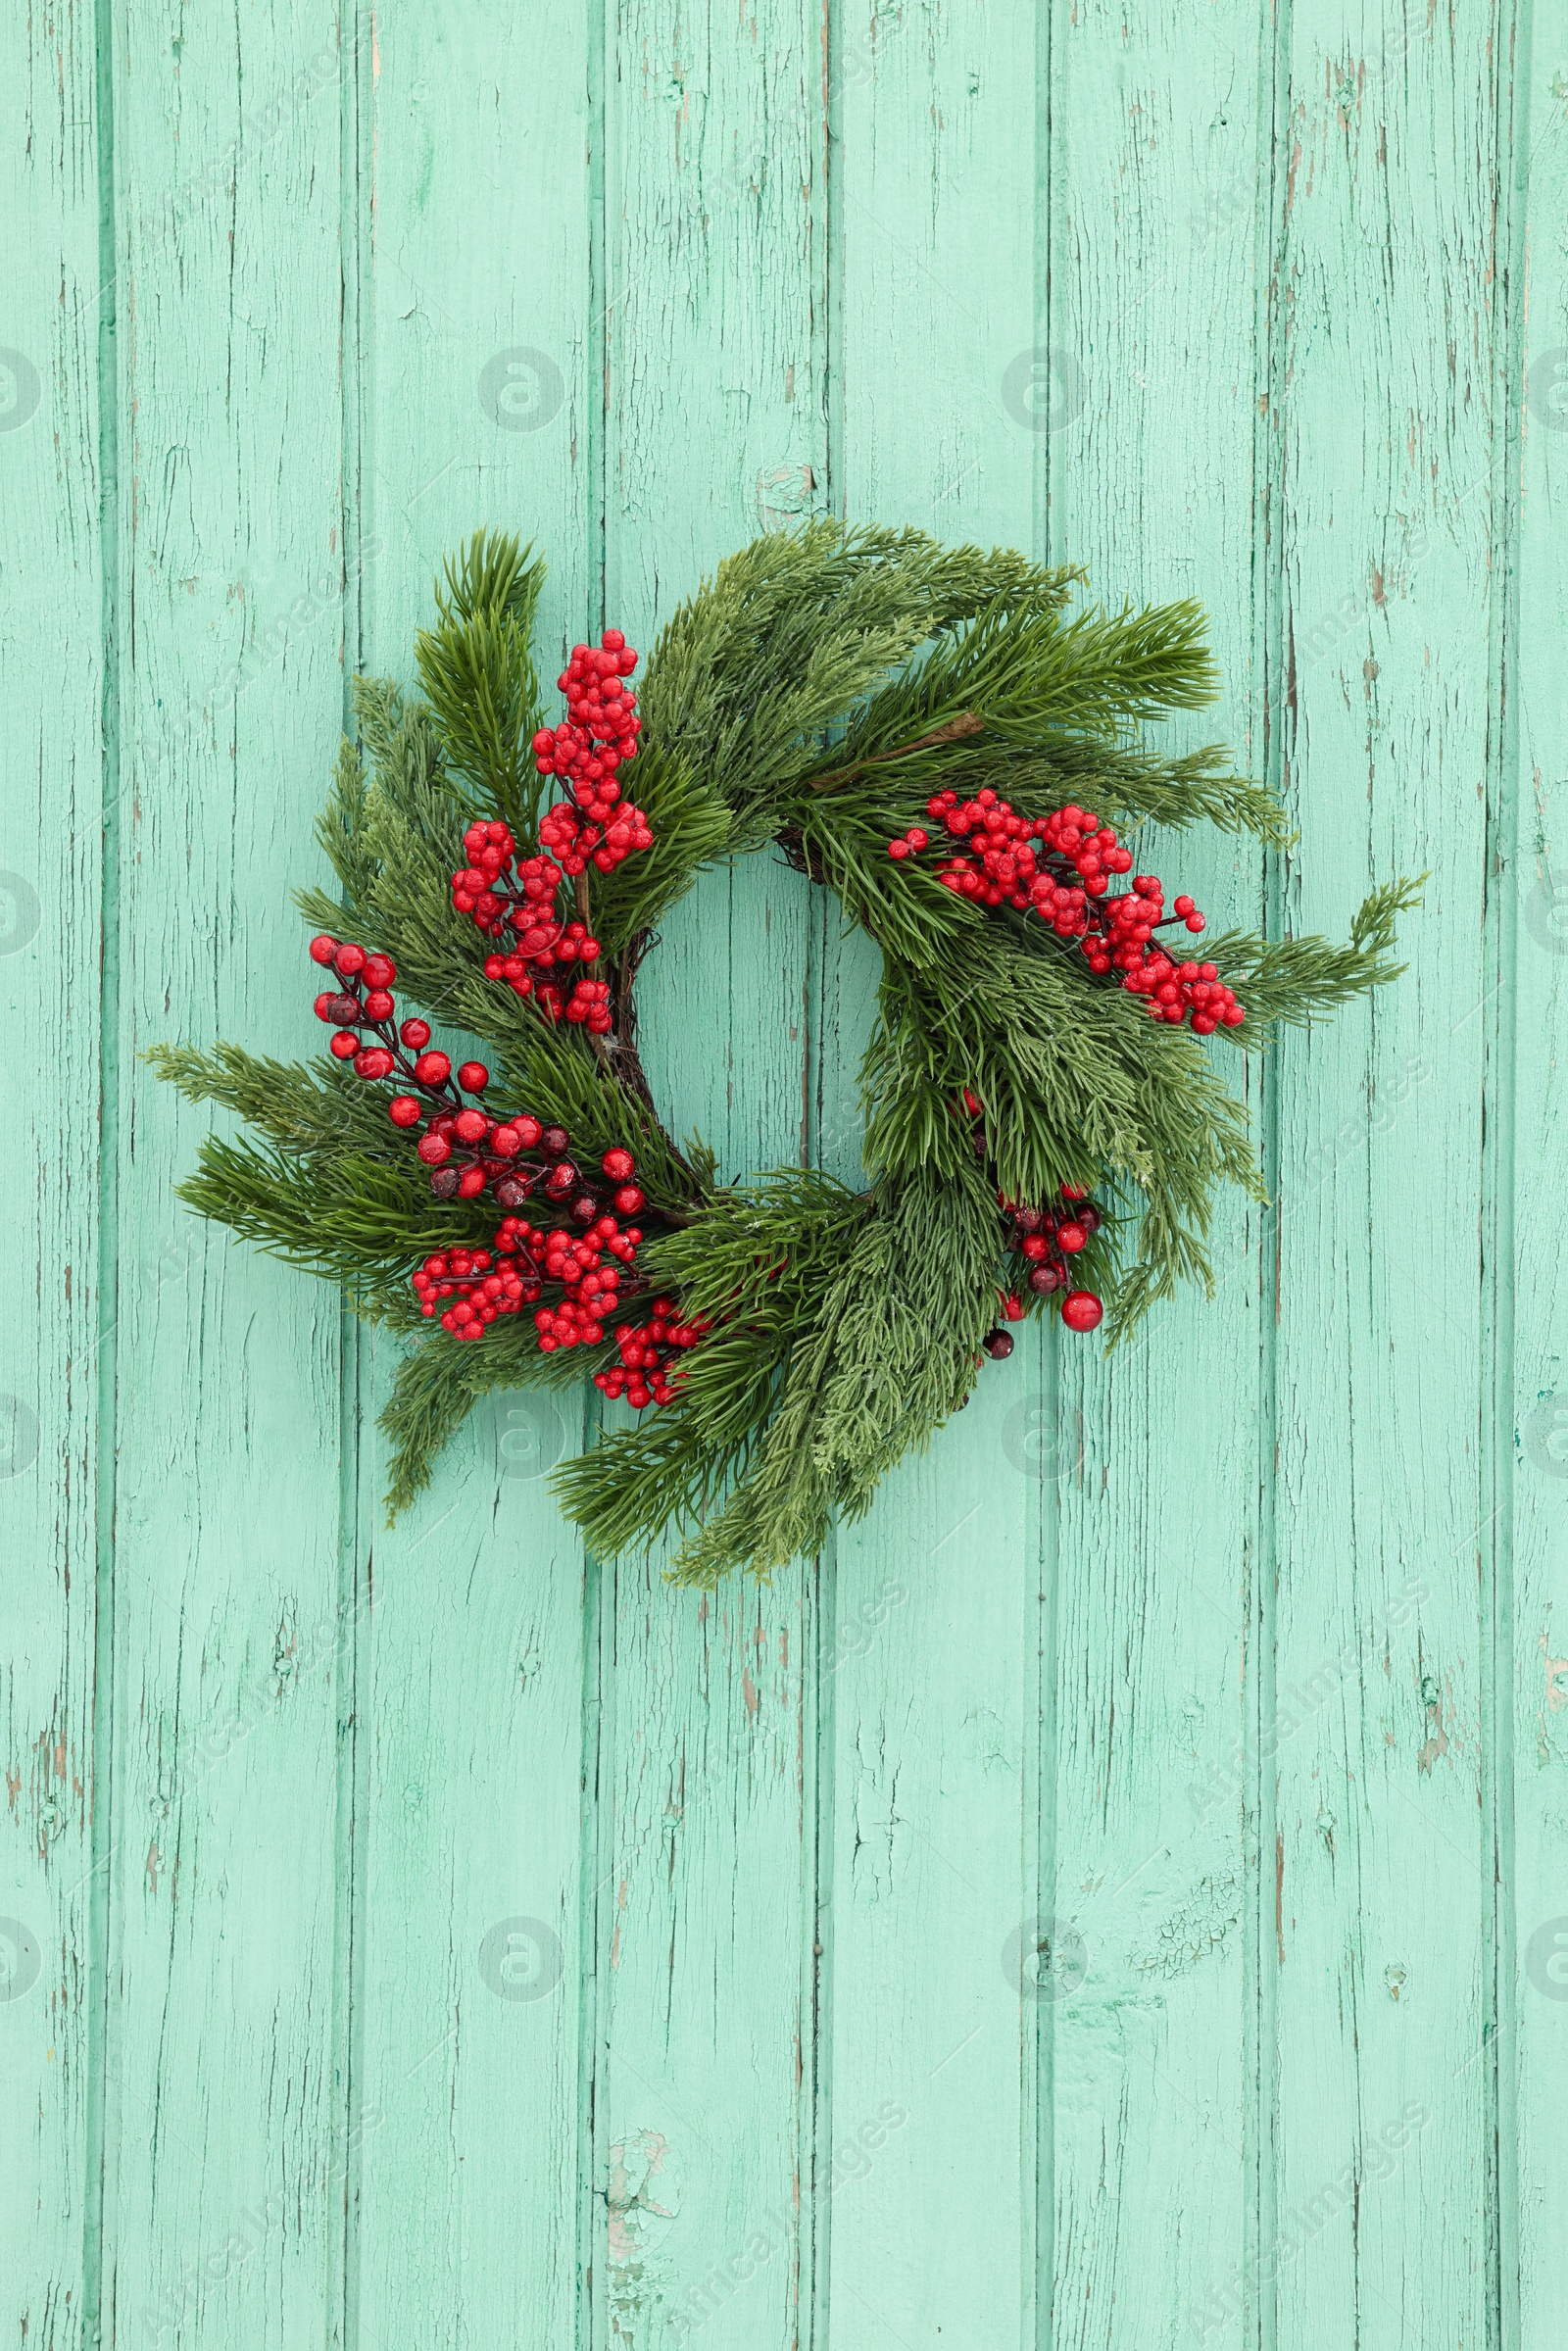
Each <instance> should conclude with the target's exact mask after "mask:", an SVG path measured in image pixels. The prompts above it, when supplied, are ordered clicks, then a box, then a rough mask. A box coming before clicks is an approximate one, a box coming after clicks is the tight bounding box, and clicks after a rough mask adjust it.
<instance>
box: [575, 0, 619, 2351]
mask: <svg viewBox="0 0 1568 2351" xmlns="http://www.w3.org/2000/svg"><path fill="white" fill-rule="evenodd" d="M584 21H585V45H586V80H587V88H586V92H585V101H586V107H587V117H588V320H589V323H588V331H587V336H586V339H585V343H584V349H583V367H584V370H585V373H586V376H587V386H586V397H585V402H584V416H583V437H584V469H585V477H586V482H587V502H586V503H587V516H586V519H587V536H588V542H589V544H588V551H587V562H586V564H585V570H586V573H587V580H588V594H589V598H590V601H591V603H592V604H593V605H594V606H595V608H596V610H597V613H598V621H599V626H600V628H601V629H602V628H603V626H604V615H605V602H606V596H607V593H608V586H609V545H610V542H609V514H610V472H609V448H610V417H609V409H610V363H611V354H612V351H613V329H612V321H611V308H610V306H611V303H612V300H613V297H612V296H611V294H610V292H609V287H610V283H611V277H610V270H611V256H610V214H609V200H608V193H607V177H608V150H609V141H610V105H609V94H608V73H607V68H608V67H609V65H610V62H611V58H610V46H609V44H610V40H611V27H612V25H613V23H614V14H613V0H586V7H585V10H584ZM583 1397H584V1401H583V1426H582V1441H583V1449H584V1451H586V1450H587V1449H588V1448H589V1447H590V1446H591V1445H594V1444H596V1443H597V1442H598V1440H599V1438H600V1435H601V1433H602V1428H603V1410H602V1405H601V1400H600V1396H599V1392H598V1390H597V1389H596V1388H593V1387H592V1386H590V1385H589V1384H588V1383H587V1382H586V1381H585V1382H584V1383H583ZM614 1595H615V1568H614V1563H613V1561H611V1562H608V1563H607V1562H604V1561H601V1560H600V1559H599V1558H598V1557H597V1556H596V1555H595V1553H594V1552H593V1551H592V1550H591V1549H590V1548H589V1547H588V1546H587V1545H586V1544H584V1546H583V1550H582V1641H581V1645H582V1700H581V1710H582V1722H581V1734H580V1736H581V1764H580V1773H579V1795H578V1803H579V1819H578V1851H577V1873H578V1875H577V1978H578V1981H577V2068H576V2089H577V2194H576V2198H575V2206H574V2213H575V2246H574V2268H575V2283H574V2293H573V2328H572V2339H573V2343H574V2345H575V2346H576V2351H592V2345H593V2342H594V2339H595V2335H596V2331H597V2328H596V2320H595V2309H596V2303H597V2304H598V2306H599V2307H601V2308H608V2305H607V2304H606V2301H605V2294H604V2291H603V2289H604V2286H605V2283H606V2281H605V2280H604V2279H603V2278H600V2279H599V2281H598V2283H599V2286H600V2289H601V2290H600V2291H599V2293H598V2294H597V2295H596V2292H595V2275H594V2246H595V2240H596V2236H597V2224H598V2218H599V2214H598V2200H597V2195H596V2184H597V2180H598V2169H599V2149H598V2129H599V2112H598V2109H599V2093H600V2087H601V2073H602V2065H601V2059H602V2055H603V2052H604V2050H605V2048H606V2046H607V2035H606V2033H605V2032H604V2031H603V2019H602V2014H601V2010H602V1993H601V1978H600V1955H601V1954H600V1941H601V1936H600V1900H599V1895H600V1888H601V1882H602V1880H603V1877H604V1872H605V1851H606V1844H607V1838H606V1835H605V1826H604V1817H603V1790H604V1789H605V1788H606V1787H607V1786H609V1785H610V1784H611V1777H610V1776H611V1772H612V1770H613V1756H612V1755H611V1754H609V1753H607V1752H606V1746H605V1741H606V1738H607V1735H608V1736H611V1737H613V1726H614V1707H613V1703H609V1702H607V1684H609V1685H610V1686H611V1689H612V1690H613V1674H614V1646H613V1634H614V1620H615V1606H614ZM607 2210H608V2207H607ZM607 2244H608V2236H607Z"/></svg>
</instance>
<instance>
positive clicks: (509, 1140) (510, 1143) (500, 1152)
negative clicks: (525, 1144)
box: [490, 1126, 522, 1159]
mask: <svg viewBox="0 0 1568 2351" xmlns="http://www.w3.org/2000/svg"><path fill="white" fill-rule="evenodd" d="M490 1149H491V1150H492V1151H494V1152H495V1154H496V1156H497V1157H498V1158H501V1159H511V1158H514V1157H515V1155H516V1153H517V1152H518V1151H521V1149H522V1136H521V1135H520V1133H519V1132H518V1130H517V1129H516V1127H515V1126H504V1127H497V1129H496V1131H495V1133H494V1134H493V1135H492V1136H491V1138H490Z"/></svg>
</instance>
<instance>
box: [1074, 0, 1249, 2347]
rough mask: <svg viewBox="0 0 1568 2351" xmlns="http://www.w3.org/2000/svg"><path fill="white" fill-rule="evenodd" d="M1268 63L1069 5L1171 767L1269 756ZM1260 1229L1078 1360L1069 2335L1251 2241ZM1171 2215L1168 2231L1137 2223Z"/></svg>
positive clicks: (1094, 505)
mask: <svg viewBox="0 0 1568 2351" xmlns="http://www.w3.org/2000/svg"><path fill="white" fill-rule="evenodd" d="M1260 42H1261V45H1260ZM1268 63H1269V57H1268V50H1267V46H1266V37H1265V36H1263V35H1262V28H1261V26H1260V24H1259V20H1258V16H1257V12H1256V11H1255V10H1252V9H1250V8H1246V7H1236V8H1220V9H1210V10H1206V11H1204V12H1203V15H1202V18H1201V22H1199V23H1196V24H1195V23H1194V22H1193V21H1192V20H1190V19H1186V18H1181V17H1178V16H1177V15H1176V13H1175V12H1156V13H1155V14H1154V15H1152V16H1151V17H1149V18H1146V19H1144V20H1142V21H1141V22H1140V24H1139V25H1138V27H1137V29H1136V32H1135V33H1134V34H1133V35H1132V36H1131V37H1129V30H1128V26H1127V24H1126V23H1125V22H1124V21H1123V20H1122V19H1121V18H1120V17H1119V16H1118V13H1117V11H1116V10H1115V9H1113V8H1103V7H1097V6H1092V7H1089V8H1077V9H1072V10H1060V9H1058V10H1057V11H1055V12H1054V17H1053V28H1052V43H1051V59H1050V72H1051V79H1050V91H1051V114H1052V122H1053V123H1054V124H1056V125H1059V129H1058V130H1057V132H1056V134H1055V135H1054V137H1053V139H1052V142H1051V188H1050V252H1051V269H1050V286H1051V294H1052V301H1051V310H1050V316H1049V322H1048V327H1047V329H1046V330H1043V332H1042V334H1041V337H1040V340H1041V341H1042V342H1043V343H1046V344H1048V346H1049V350H1050V354H1051V357H1050V362H1049V373H1048V376H1047V383H1048V386H1049V402H1050V405H1049V406H1048V408H1047V410H1046V415H1047V419H1048V430H1047V431H1046V432H1045V433H1044V434H1042V435H1041V436H1040V440H1041V445H1042V450H1043V454H1044V456H1045V459H1046V461H1047V465H1048V467H1049V494H1050V503H1049V528H1050V542H1049V544H1050V552H1051V553H1052V555H1053V556H1054V557H1055V558H1056V559H1057V560H1058V561H1063V562H1066V561H1071V562H1078V563H1086V564H1087V565H1088V567H1089V571H1090V576H1091V584H1092V587H1093V589H1094V590H1095V592H1096V593H1097V595H1098V596H1099V597H1100V598H1102V599H1103V600H1104V601H1105V602H1106V603H1108V604H1111V605H1118V604H1120V603H1121V602H1122V600H1123V599H1131V600H1133V601H1134V602H1136V603H1143V602H1162V601H1165V600H1167V599H1171V598H1179V597H1184V596H1198V597H1200V598H1201V599H1202V600H1203V601H1204V602H1205V603H1206V604H1207V605H1208V606H1209V607H1210V610H1211V612H1212V616H1213V649H1214V654H1215V658H1216V661H1218V663H1219V666H1220V670H1221V673H1222V677H1223V688H1222V693H1221V696H1220V700H1219V703H1218V705H1217V707H1216V708H1215V709H1213V710H1205V711H1203V712H1201V713H1200V714H1198V715H1196V716H1194V717H1191V718H1187V719H1184V720H1179V721H1176V722H1174V723H1173V724H1171V725H1170V726H1169V727H1167V728H1164V729H1162V730H1161V733H1162V735H1164V736H1166V737H1168V739H1169V743H1170V747H1171V749H1172V750H1173V751H1186V750H1190V749H1194V748H1197V747H1198V746H1199V745H1201V744H1203V743H1207V742H1212V741H1214V740H1215V739H1216V738H1218V739H1221V740H1226V741H1228V742H1229V743H1230V744H1231V745H1232V747H1233V756H1234V758H1235V759H1236V761H1237V763H1238V765H1239V766H1240V767H1241V768H1242V769H1243V771H1244V772H1245V771H1247V770H1248V769H1249V768H1250V771H1251V772H1253V773H1259V772H1262V771H1263V769H1264V767H1265V764H1266V761H1267V759H1268V745H1267V743H1266V741H1265V701H1266V691H1267V675H1268V672H1267V651H1266V644H1265V641H1264V636H1263V614H1262V612H1261V611H1260V609H1259V594H1258V578H1257V565H1256V561H1255V555H1256V548H1255V542H1256V536H1257V532H1258V527H1259V517H1260V515H1261V514H1262V512H1263V509H1264V500H1263V497H1262V495H1261V490H1262V484H1261V483H1260V481H1259V478H1258V473H1259V465H1260V463H1261V462H1262V461H1261V457H1260V453H1259V451H1258V448H1257V441H1258V434H1259V422H1258V408H1259V392H1260V389H1262V386H1261V385H1260V382H1259V375H1260V362H1259V347H1260V343H1261V342H1262V333H1261V321H1262V320H1263V319H1264V318H1266V311H1265V309H1264V307H1263V303H1262V302H1261V301H1260V299H1259V295H1258V293H1257V292H1256V291H1255V289H1256V288H1257V286H1258V283H1259V278H1260V276H1261V277H1262V279H1263V280H1264V281H1265V283H1266V277H1267V256H1268V253H1269V233H1270V215H1271V173H1272V168H1273V157H1272V151H1271V138H1270V131H1271V124H1270V122H1269V119H1268V116H1267V114H1266V113H1264V112H1261V111H1260V99H1259V93H1260V91H1261V92H1262V93H1263V102H1264V103H1265V104H1266V94H1267V87H1268V75H1267V68H1268ZM1263 347H1264V349H1265V350H1266V344H1265V345H1264V346H1263ZM1149 839H1150V841H1151V844H1152V846H1151V847H1150V848H1149V849H1148V850H1147V851H1145V850H1144V849H1143V848H1142V847H1141V848H1140V851H1139V856H1140V858H1141V859H1144V858H1146V857H1147V861H1148V862H1149V863H1150V865H1151V866H1152V869H1153V870H1154V871H1156V872H1159V873H1162V874H1166V875H1175V874H1180V876H1181V881H1180V887H1182V888H1183V889H1186V890H1190V891H1191V892H1192V893H1193V895H1194V896H1195V897H1196V899H1197V901H1198V903H1199V905H1200V906H1202V907H1203V908H1204V909H1205V911H1206V912H1207V914H1208V916H1209V919H1210V921H1211V922H1213V923H1215V924H1216V925H1217V926H1218V927H1220V928H1222V929H1223V928H1229V927H1231V926H1232V925H1233V924H1239V925H1244V926H1245V925H1249V924H1250V923H1251V922H1252V921H1254V920H1257V919H1259V918H1260V917H1261V914H1262V911H1263V889H1262V864H1261V858H1260V857H1259V855H1258V853H1257V851H1256V849H1255V847H1253V846H1252V845H1250V844H1248V843H1247V842H1245V841H1237V840H1234V839H1227V838H1225V837H1223V836H1220V835H1217V834H1210V835H1208V836H1206V837H1205V836H1204V835H1203V834H1202V833H1201V832H1194V833H1189V834H1165V835H1160V834H1159V833H1158V832H1154V833H1152V834H1151V835H1150V836H1149ZM1170 886H1171V887H1175V886H1176V885H1175V884H1174V883H1172V884H1171V885H1170ZM1230 1075H1231V1083H1232V1084H1233V1085H1235V1086H1236V1087H1237V1088H1238V1090H1239V1091H1241V1092H1243V1093H1244V1094H1246V1095H1247V1096H1248V1099H1249V1101H1250V1106H1251V1107H1252V1108H1253V1111H1254V1114H1255V1111H1256V1108H1257V1087H1256V1080H1255V1074H1254V1073H1250V1072H1249V1071H1248V1069H1247V1065H1246V1064H1245V1063H1244V1062H1243V1061H1242V1059H1241V1057H1240V1056H1239V1055H1233V1056H1230ZM1259 1140H1261V1138H1259ZM1260 1240H1261V1233H1260V1220H1259V1218H1258V1216H1257V1214H1256V1213H1255V1211H1254V1212H1253V1213H1251V1214H1249V1213H1248V1209H1247V1203H1246V1202H1245V1201H1243V1200H1240V1199H1237V1198H1232V1199H1230V1200H1226V1202H1225V1203H1224V1205H1223V1207H1222V1208H1221V1210H1220V1213H1219V1215H1218V1218H1217V1220H1216V1229H1215V1233H1214V1236H1213V1243H1214V1252H1215V1260H1216V1263H1217V1265H1218V1266H1219V1267H1220V1269H1221V1282H1220V1287H1219V1293H1218V1296H1217V1297H1216V1298H1214V1299H1213V1300H1212V1301H1210V1302H1205V1301H1204V1299H1203V1298H1201V1295H1197V1294H1194V1295H1191V1296H1188V1297H1184V1298H1180V1299H1178V1300H1175V1301H1173V1302H1172V1304H1171V1306H1170V1308H1169V1309H1168V1310H1167V1311H1164V1312H1162V1313H1161V1314H1160V1315H1158V1316H1157V1317H1156V1318H1154V1319H1153V1321H1152V1323H1151V1325H1150V1327H1149V1328H1148V1330H1147V1331H1146V1332H1145V1333H1144V1334H1143V1335H1142V1336H1141V1337H1140V1339H1139V1341H1138V1342H1137V1343H1135V1344H1134V1345H1133V1346H1132V1347H1129V1348H1127V1349H1126V1350H1124V1351H1123V1353H1122V1355H1121V1356H1120V1357H1119V1358H1118V1359H1117V1360H1115V1361H1113V1362H1110V1363H1106V1362H1105V1361H1103V1359H1102V1357H1101V1356H1100V1354H1099V1352H1098V1350H1094V1349H1090V1348H1081V1347H1063V1348H1062V1350H1061V1363H1060V1393H1059V1396H1058V1399H1057V1403H1056V1410H1055V1417H1054V1429H1053V1431H1052V1434H1053V1435H1054V1445H1053V1446H1052V1448H1051V1451H1052V1465H1053V1468H1054V1472H1055V1474H1054V1478H1053V1480H1052V1482H1051V1485H1050V1488H1049V1491H1048V1497H1047V1499H1048V1508H1050V1509H1052V1510H1053V1511H1054V1515H1055V1517H1056V1520H1057V1526H1056V1536H1055V1556H1056V1560H1057V1567H1056V1573H1055V1578H1054V1584H1055V1612H1056V1631H1055V1638H1054V1647H1055V1656H1056V1686H1055V1693H1054V1721H1055V1726H1056V1730H1055V1742H1054V1757H1053V1756H1048V1757H1047V1758H1046V1762H1045V1772H1046V1786H1047V1791H1048V1793H1047V1797H1046V1801H1047V1803H1048V1805H1049V1808H1050V1813H1051V1818H1052V1823H1053V1848H1054V1852H1053V1858H1054V1873H1053V1879H1052V1890H1051V1892H1050V1895H1049V1898H1047V1899H1046V1900H1044V1901H1043V1902H1042V1905H1041V1907H1042V1909H1043V1911H1045V1912H1046V1913H1047V1914H1048V1915H1049V1916H1051V1917H1054V1920H1055V1921H1056V1930H1055V1940H1056V1942H1057V1944H1058V1946H1059V1953H1060V1954H1063V1955H1072V1960H1071V1963H1069V1962H1068V1960H1067V1959H1065V1958H1063V1959H1062V1960H1061V1961H1060V1963H1059V1964H1058V1965H1057V1966H1056V1968H1055V1969H1054V1971H1053V1972H1052V1973H1050V1974H1048V1975H1046V1976H1045V1977H1044V1978H1043V1981H1044V1983H1045V1984H1046V1986H1047V1987H1048V1988H1049V1989H1050V1990H1052V1991H1053V1992H1054V1993H1055V1995H1056V1996H1055V1997H1054V1998H1052V1999H1050V2000H1049V2002H1048V2003H1047V2004H1046V2005H1045V2007H1044V2010H1043V2018H1042V2021H1043V2024H1044V2027H1045V2030H1046V2031H1047V2033H1049V2034H1050V2036H1051V2048H1050V2051H1049V2061H1050V2080H1051V2082H1052V2084H1053V2090H1054V2097H1053V2112H1052V2115H1051V2117H1050V2121H1049V2127H1050V2130H1051V2131H1052V2136H1053V2142H1054V2145H1053V2171H1054V2233H1055V2245H1054V2279H1053V2303H1054V2311H1055V2313H1056V2327H1057V2331H1058V2332H1059V2335H1060V2337H1061V2339H1062V2340H1063V2341H1064V2342H1071V2343H1074V2344H1079V2343H1081V2344H1086V2345H1087V2344H1095V2345H1099V2346H1111V2345H1116V2344H1120V2343H1122V2342H1124V2341H1140V2340H1149V2341H1162V2340H1168V2339H1170V2338H1171V2336H1172V2335H1173V2334H1174V2333H1175V2332H1176V2330H1177V2329H1178V2328H1179V2329H1180V2330H1181V2331H1182V2332H1183V2333H1190V2332H1191V2331H1193V2330H1194V2328H1195V2327H1196V2328H1197V2329H1198V2330H1199V2331H1202V2330H1205V2328H1206V2325H1207V2317H1206V2308H1207V2306H1208V2304H1209V2298H1210V2297H1211V2296H1212V2295H1213V2294H1214V2293H1215V2292H1216V2290H1219V2291H1223V2290H1224V2289H1225V2288H1226V2287H1228V2286H1229V2284H1230V2282H1231V2280H1232V2279H1233V2278H1234V2275H1235V2273H1236V2271H1237V2269H1238V2267H1239V2266H1241V2265H1242V2264H1243V2263H1244V2262H1245V2260H1246V2257H1247V2251H1248V2244H1249V2236H1250V2230H1251V2229H1252V2228H1253V2227H1254V2225H1255V2223H1254V2218H1253V2213H1252V2204H1253V2196H1254V2193H1255V2190H1254V2187H1253V2185H1252V2182H1253V2180H1254V2179H1255V2173H1256V2167H1257V2164H1258V2161H1259V2149H1258V2147H1257V2145H1256V2132H1255V2109H1254V2106H1253V2099H1252V2092H1253V2086H1254V2083H1255V2080H1256V2068H1257V2063H1258V2036H1257V2029H1256V2024H1255V2009H1254V2003H1255V1996H1256V1978H1255V1963H1254V1945H1255V1938H1256V1935H1257V1932H1258V1927H1259V1911H1260V1904H1259V1901H1258V1899H1257V1895H1256V1870H1257V1821H1256V1800H1255V1789H1254V1787H1253V1784H1252V1776H1251V1771H1250V1759H1251V1750H1252V1748H1253V1745H1254V1742H1253V1740H1252V1739H1250V1735H1249V1734H1250V1724H1251V1722H1252V1720H1253V1715H1254V1709H1255V1708H1256V1707H1257V1705H1258V1703H1259V1697H1260V1693H1259V1691H1258V1689H1257V1650H1256V1646H1255V1643H1254V1642H1253V1641H1252V1640H1251V1638H1250V1636H1251V1632H1252V1627H1253V1624H1254V1622H1255V1619H1256V1615H1257V1610H1258V1605H1259V1602H1258V1593H1257V1573H1258V1506H1257V1497H1258V1485H1259V1456H1258V1451H1257V1449H1256V1447H1255V1446H1254V1445H1253V1444H1252V1443H1251V1442H1250V1438H1251V1433H1252V1431H1253V1430H1254V1428H1255V1426H1256V1424H1257V1420H1258V1415H1259V1410H1260V1406H1262V1405H1263V1403H1264V1391H1263V1387H1262V1383H1261V1381H1260V1377H1259V1365H1260V1307H1261V1298H1260V1290H1261V1284H1260V1280H1259V1248H1260ZM1270 1866H1272V1865H1270ZM1270 1927H1271V1922H1270ZM1080 1971H1082V1975H1083V1981H1082V1984H1081V1985H1079V1984H1077V1983H1076V1982H1075V1981H1074V1979H1075V1977H1076V1976H1077V1974H1078V1973H1079V1972H1080ZM1110 2181H1114V2183H1115V2186H1114V2191H1113V2192H1112V2191H1111V2190H1110V2189H1109V2188H1108V2186H1107V2182H1110ZM1151 2212H1157V2213H1158V2214H1159V2216H1160V2225H1159V2227H1158V2228H1157V2229H1147V2228H1145V2227H1142V2226H1140V2225H1139V2220H1138V2216H1141V2215H1144V2214H1147V2213H1151Z"/></svg>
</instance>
